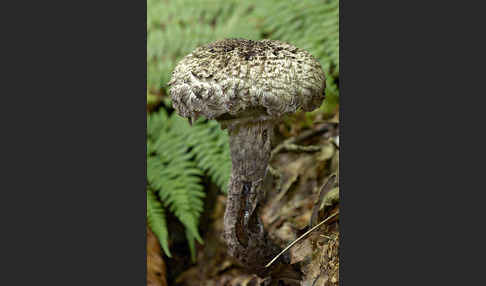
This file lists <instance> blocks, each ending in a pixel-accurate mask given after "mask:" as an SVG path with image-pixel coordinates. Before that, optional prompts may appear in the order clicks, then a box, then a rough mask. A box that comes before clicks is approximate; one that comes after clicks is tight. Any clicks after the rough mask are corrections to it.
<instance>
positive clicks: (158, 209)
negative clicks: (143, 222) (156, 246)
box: [147, 190, 172, 257]
mask: <svg viewBox="0 0 486 286" xmlns="http://www.w3.org/2000/svg"><path fill="white" fill-rule="evenodd" d="M147 222H148V225H149V226H150V229H152V231H153V233H154V234H155V235H156V236H157V238H158V239H159V242H160V245H161V246H162V249H163V250H164V252H165V254H166V255H167V256H168V257H172V254H171V253H170V250H169V233H168V231H167V223H166V220H165V213H164V208H163V207H162V205H161V204H160V202H159V200H158V199H157V196H156V195H155V194H154V193H153V192H152V191H150V190H147Z"/></svg>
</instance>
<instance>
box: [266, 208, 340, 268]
mask: <svg viewBox="0 0 486 286" xmlns="http://www.w3.org/2000/svg"><path fill="white" fill-rule="evenodd" d="M338 214H339V211H338V212H335V213H333V214H332V215H330V216H328V217H327V218H326V219H325V220H323V221H321V222H320V223H318V224H317V225H316V226H314V227H313V228H311V229H309V230H308V231H306V232H305V233H304V234H303V235H301V236H299V238H297V239H296V240H294V241H293V242H292V243H291V244H289V245H288V246H287V247H285V249H284V250H282V251H281V252H280V253H279V254H277V256H275V257H274V258H273V259H272V261H270V262H268V264H267V265H265V267H269V266H270V265H272V263H274V262H275V260H277V259H278V258H279V257H280V256H281V255H282V254H283V253H284V252H285V251H287V250H289V249H290V248H291V247H292V246H294V244H296V243H297V242H298V241H299V240H301V239H302V238H304V237H305V236H306V235H308V234H309V233H311V232H312V231H314V230H315V229H316V228H318V227H320V226H321V225H322V224H324V223H325V222H327V221H328V220H330V219H331V218H333V217H335V216H336V215H338Z"/></svg>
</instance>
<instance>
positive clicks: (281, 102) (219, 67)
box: [169, 39, 325, 118]
mask: <svg viewBox="0 0 486 286" xmlns="http://www.w3.org/2000/svg"><path fill="white" fill-rule="evenodd" d="M169 85H170V94H171V97H172V100H173V105H174V108H175V109H176V110H177V111H178V113H179V114H180V115H181V116H185V117H195V116H197V115H199V114H201V115H204V116H206V117H208V118H216V117H219V116H221V115H223V114H226V113H228V114H230V115H232V116H238V114H240V113H244V114H246V115H248V112H247V111H248V110H253V109H256V110H263V112H264V113H265V114H263V115H267V116H270V117H279V116H282V115H283V114H286V113H292V112H295V111H297V110H298V109H299V108H302V109H303V110H305V111H311V110H314V109H316V108H317V107H319V106H320V104H321V103H322V100H323V99H324V89H325V77H324V72H323V71H322V68H321V65H320V63H319V62H318V61H317V60H316V59H315V58H314V57H313V56H312V55H311V54H309V53H308V52H307V51H305V50H302V49H298V48H296V47H295V46H292V45H290V44H287V43H283V42H280V41H275V40H261V41H252V40H245V39H226V40H221V41H216V42H213V43H210V44H208V45H205V46H202V47H199V48H197V49H195V50H194V51H193V52H192V53H191V54H189V55H187V56H186V57H184V58H183V59H182V60H181V61H180V62H179V63H178V65H177V66H176V68H175V69H174V71H173V73H172V79H171V81H170V83H169ZM260 108H263V109H260ZM254 115H255V116H256V115H260V114H254Z"/></svg>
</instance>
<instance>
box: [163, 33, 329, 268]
mask: <svg viewBox="0 0 486 286" xmlns="http://www.w3.org/2000/svg"><path fill="white" fill-rule="evenodd" d="M169 86H170V96H171V98H172V104H173V107H174V108H175V110H176V111H177V113H178V114H179V115H181V116H183V117H186V118H189V119H190V122H191V123H192V121H193V120H195V119H197V118H198V117H199V116H205V117H206V118H208V119H216V120H217V121H218V122H219V123H220V124H221V128H222V129H226V128H227V129H228V133H229V138H230V151H231V161H232V164H233V166H232V173H231V179H230V183H229V188H228V200H227V205H226V211H225V215H224V238H225V240H226V243H227V245H228V251H229V253H230V254H231V255H232V256H234V257H235V258H237V259H238V260H239V261H240V263H242V264H243V265H245V266H246V267H248V268H250V269H261V268H262V267H263V266H264V265H265V264H266V263H267V262H268V261H269V260H270V259H271V258H272V257H273V256H274V255H276V253H277V252H278V250H279V247H277V246H276V244H274V243H273V242H272V241H271V240H270V239H269V238H268V235H267V233H266V232H265V230H264V228H263V224H262V222H261V219H260V217H259V208H260V207H261V204H262V201H263V200H264V195H265V190H264V187H263V181H264V177H265V175H266V173H267V165H268V161H269V159H270V151H271V138H272V135H273V129H274V125H275V123H277V122H278V120H279V119H280V118H281V117H282V116H283V115H285V114H289V113H294V112H296V111H297V110H299V109H302V110H304V111H312V110H314V109H316V108H318V107H319V106H320V105H321V103H322V101H323V99H324V89H325V77H324V72H323V70H322V67H321V65H320V63H319V62H318V61H317V60H316V59H315V58H314V57H313V56H312V55H311V54H310V53H308V52H307V51H304V50H301V49H298V48H296V47H295V46H292V45H290V44H287V43H283V42H280V41H275V40H261V41H252V40H246V39H225V40H221V41H216V42H213V43H210V44H208V45H205V46H202V47H199V48H197V49H195V50H194V51H193V52H192V53H190V54H189V55H187V56H186V57H184V58H183V59H182V60H181V61H180V62H179V63H178V64H177V66H176V67H175V69H174V71H173V73H172V78H171V81H170V82H169Z"/></svg>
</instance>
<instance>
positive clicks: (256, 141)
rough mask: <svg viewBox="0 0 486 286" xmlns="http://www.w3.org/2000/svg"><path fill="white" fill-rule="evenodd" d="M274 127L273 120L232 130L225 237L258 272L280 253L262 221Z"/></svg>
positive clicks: (235, 254)
mask: <svg viewBox="0 0 486 286" xmlns="http://www.w3.org/2000/svg"><path fill="white" fill-rule="evenodd" d="M273 126H274V122H272V121H270V120H266V121H259V122H252V123H248V122H244V123H232V124H231V125H229V126H228V131H229V135H230V150H231V160H232V164H233V167H232V174H231V179H230V183H229V188H228V200H227V205H226V211H225V215H224V235H225V240H226V243H227V245H228V251H229V253H230V255H232V256H233V257H235V258H236V259H238V260H239V261H240V263H242V264H243V265H244V266H246V267H247V268H249V269H255V270H256V269H261V268H263V267H264V265H265V264H266V263H267V262H268V261H270V260H271V259H272V258H273V257H274V256H275V255H276V254H277V253H278V251H279V250H280V249H279V247H278V246H276V245H275V244H274V243H272V241H271V240H270V239H269V237H268V235H267V233H266V232H265V230H264V228H263V224H262V222H261V219H260V217H259V209H260V205H261V202H262V201H263V199H264V197H265V190H264V188H263V179H264V177H265V175H266V170H267V165H268V161H269V159H270V151H271V146H270V140H271V137H272V135H273Z"/></svg>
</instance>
